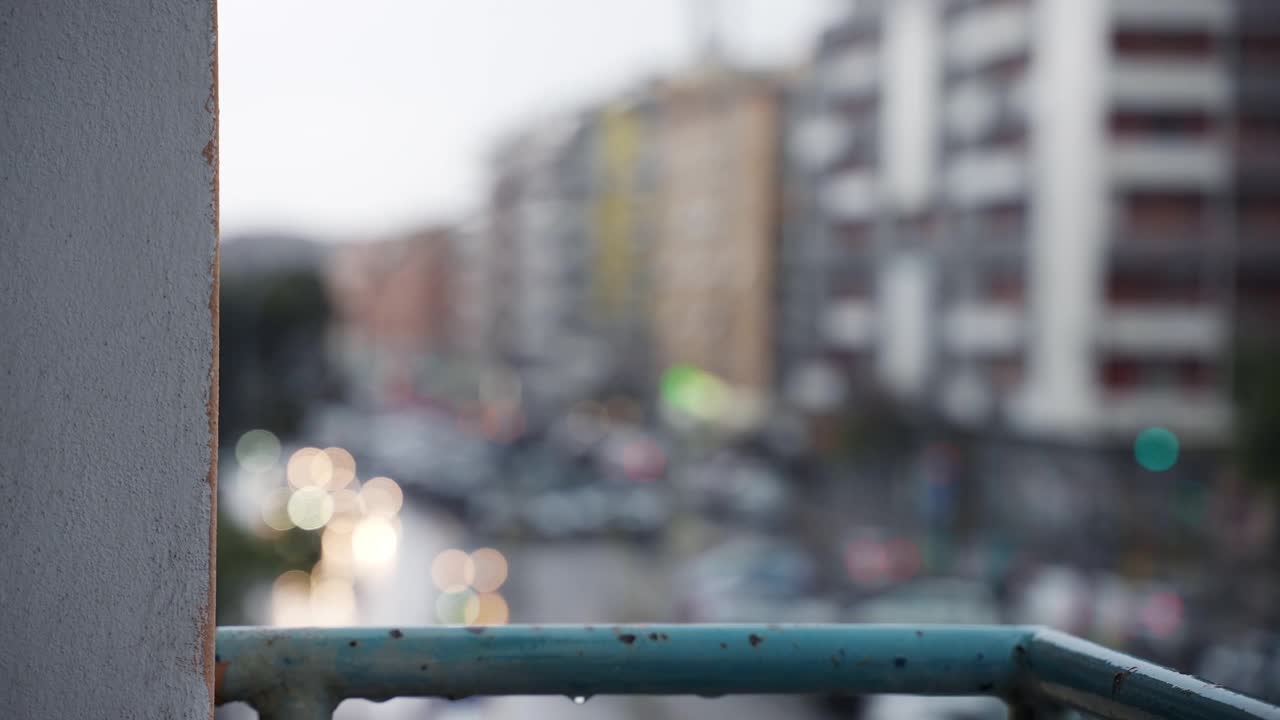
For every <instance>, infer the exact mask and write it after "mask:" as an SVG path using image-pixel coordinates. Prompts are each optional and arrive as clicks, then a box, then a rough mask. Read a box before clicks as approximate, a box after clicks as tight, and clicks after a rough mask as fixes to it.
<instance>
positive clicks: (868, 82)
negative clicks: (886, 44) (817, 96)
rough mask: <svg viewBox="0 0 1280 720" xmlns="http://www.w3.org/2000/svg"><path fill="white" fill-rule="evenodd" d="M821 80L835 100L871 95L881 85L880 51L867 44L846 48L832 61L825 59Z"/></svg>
mask: <svg viewBox="0 0 1280 720" xmlns="http://www.w3.org/2000/svg"><path fill="white" fill-rule="evenodd" d="M818 77H819V82H820V83H821V84H822V87H823V89H824V90H825V91H826V92H827V93H828V94H830V95H832V96H834V97H851V96H861V95H866V94H868V93H871V92H873V91H875V90H876V88H877V87H878V86H879V84H880V56H879V52H878V49H877V48H876V47H875V46H874V45H870V44H865V43H864V44H860V45H855V46H851V47H848V48H845V49H844V50H841V51H840V52H839V53H838V54H835V55H833V56H832V57H831V58H830V59H826V58H824V59H823V61H822V64H821V65H820V66H819V68H818Z"/></svg>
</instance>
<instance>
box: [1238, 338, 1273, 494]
mask: <svg viewBox="0 0 1280 720" xmlns="http://www.w3.org/2000/svg"><path fill="white" fill-rule="evenodd" d="M1236 358H1237V360H1236V367H1235V394H1236V428H1235V431H1236V437H1235V451H1236V458H1237V463H1238V465H1239V467H1240V470H1241V471H1242V472H1243V473H1244V475H1245V477H1246V478H1248V479H1249V480H1251V481H1254V482H1258V483H1262V484H1266V485H1270V486H1271V487H1275V488H1280V441H1278V440H1280V351H1277V348H1275V347H1254V348H1246V349H1243V350H1241V351H1239V352H1237V353H1236Z"/></svg>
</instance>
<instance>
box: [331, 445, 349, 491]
mask: <svg viewBox="0 0 1280 720" xmlns="http://www.w3.org/2000/svg"><path fill="white" fill-rule="evenodd" d="M324 454H325V455H327V456H328V458H329V464H330V467H331V468H332V471H331V473H330V477H329V483H328V486H329V489H330V490H339V489H341V488H344V487H346V486H348V485H350V484H351V481H352V480H355V479H356V459H355V458H354V457H352V456H351V453H349V452H347V451H346V450H344V449H343V448H340V447H329V448H325V449H324Z"/></svg>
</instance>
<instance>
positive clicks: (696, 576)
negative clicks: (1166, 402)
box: [676, 537, 839, 622]
mask: <svg viewBox="0 0 1280 720" xmlns="http://www.w3.org/2000/svg"><path fill="white" fill-rule="evenodd" d="M676 585H677V587H679V588H681V589H683V590H684V592H683V594H682V596H681V600H680V602H679V607H678V608H677V615H678V616H679V617H680V619H681V620H683V621H686V622H834V621H835V620H837V619H838V617H837V616H838V614H839V613H838V609H837V607H836V605H835V604H834V603H833V602H831V601H830V600H828V599H826V598H824V597H822V596H821V595H820V594H819V592H818V590H819V587H818V585H819V584H818V567H817V564H816V562H815V561H814V560H813V558H812V557H811V556H810V555H809V553H808V552H807V551H805V550H804V549H803V548H802V547H800V546H799V545H797V544H795V543H792V542H788V541H782V540H774V539H771V538H764V537H748V538H739V539H735V540H731V541H729V542H726V543H724V544H722V545H719V546H717V547H715V548H713V549H711V550H709V551H707V552H706V553H704V554H702V555H701V556H699V557H698V558H696V559H694V560H693V561H692V562H691V563H689V564H688V565H687V566H686V567H685V568H684V569H683V570H681V571H680V572H679V573H678V576H677V582H676Z"/></svg>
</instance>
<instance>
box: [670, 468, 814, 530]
mask: <svg viewBox="0 0 1280 720" xmlns="http://www.w3.org/2000/svg"><path fill="white" fill-rule="evenodd" d="M680 485H681V489H682V490H683V491H684V492H685V493H686V494H687V495H688V496H689V498H690V500H691V502H692V504H693V506H694V507H695V508H697V509H698V510H700V511H702V512H704V513H706V514H708V515H710V516H712V517H716V518H720V519H726V520H734V521H742V522H745V523H747V524H750V525H752V526H755V527H777V526H779V525H781V524H783V523H785V522H786V521H787V519H788V517H789V509H790V507H791V505H792V502H793V501H794V493H793V491H792V488H791V485H790V484H788V483H787V482H786V481H785V480H784V479H783V477H782V473H781V472H780V471H779V470H778V469H777V468H775V467H773V466H772V465H770V464H769V463H768V462H766V461H764V460H762V459H758V458H753V457H746V456H742V455H738V454H735V453H730V452H722V453H719V454H717V455H715V456H713V457H711V458H709V459H707V460H704V461H702V462H700V463H697V464H695V465H693V466H691V467H688V468H686V469H685V471H684V472H683V473H682V475H681V483H680Z"/></svg>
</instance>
